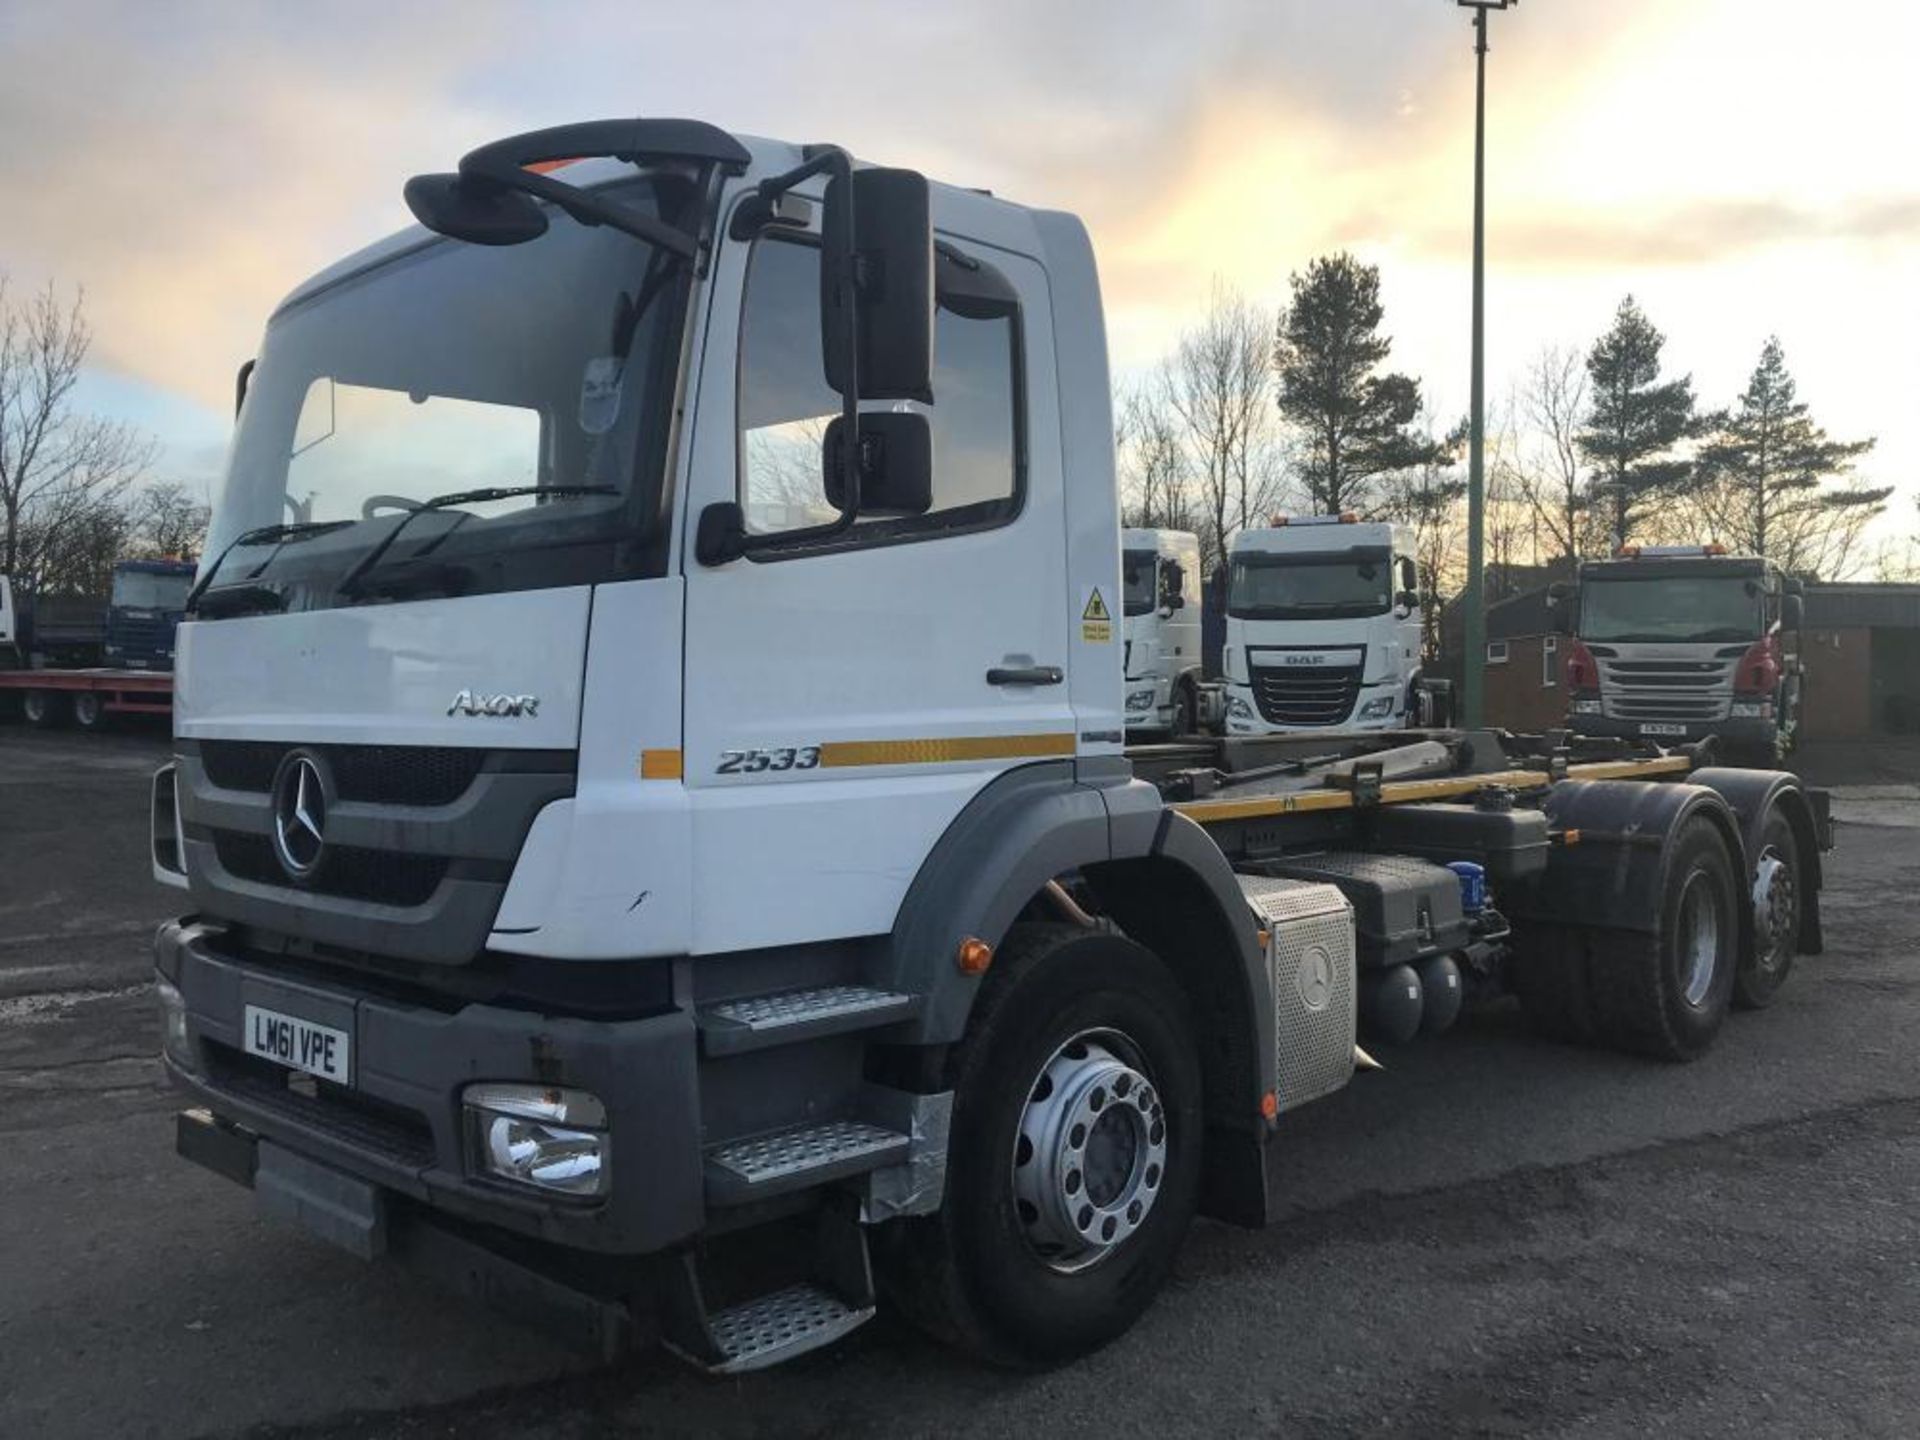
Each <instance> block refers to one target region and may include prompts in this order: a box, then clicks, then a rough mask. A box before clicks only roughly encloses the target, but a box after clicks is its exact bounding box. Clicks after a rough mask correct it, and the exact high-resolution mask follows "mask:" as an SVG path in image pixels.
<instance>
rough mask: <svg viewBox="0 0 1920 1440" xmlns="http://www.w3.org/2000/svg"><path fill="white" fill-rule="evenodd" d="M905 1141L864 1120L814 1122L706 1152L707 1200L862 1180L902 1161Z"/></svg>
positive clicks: (742, 1199) (724, 1201)
mask: <svg viewBox="0 0 1920 1440" xmlns="http://www.w3.org/2000/svg"><path fill="white" fill-rule="evenodd" d="M911 1143H912V1142H911V1139H910V1137H908V1136H907V1135H904V1134H902V1133H901V1132H899V1131H897V1130H889V1129H886V1128H885V1127H883V1126H880V1125H872V1124H869V1123H868V1122H866V1121H865V1120H814V1121H808V1122H806V1123H805V1124H801V1125H790V1126H788V1127H787V1128H786V1129H784V1130H775V1131H772V1132H771V1133H769V1134H765V1135H754V1136H749V1137H747V1138H746V1139H742V1140H728V1141H725V1142H723V1143H721V1144H719V1145H715V1146H713V1147H712V1148H711V1149H709V1150H708V1151H707V1152H706V1189H707V1200H708V1202H709V1203H711V1204H714V1205H740V1204H744V1203H746V1202H747V1201H750V1200H764V1199H765V1198H767V1197H768V1196H770V1195H784V1194H786V1193H787V1192H788V1191H790V1190H806V1189H811V1188H812V1187H813V1186H816V1185H825V1184H828V1183H830V1182H832V1181H835V1180H843V1179H845V1178H846V1177H848V1176H850V1175H863V1174H865V1173H866V1172H867V1171H869V1170H878V1169H880V1168H881V1167H882V1166H884V1165H892V1164H894V1163H896V1162H897V1161H901V1160H904V1159H906V1156H907V1151H908V1148H909V1146H910V1145H911Z"/></svg>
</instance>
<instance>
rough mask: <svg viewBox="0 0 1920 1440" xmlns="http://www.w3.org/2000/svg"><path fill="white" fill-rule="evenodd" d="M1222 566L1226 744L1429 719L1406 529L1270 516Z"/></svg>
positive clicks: (1332, 518) (1242, 536) (1348, 519)
mask: <svg viewBox="0 0 1920 1440" xmlns="http://www.w3.org/2000/svg"><path fill="white" fill-rule="evenodd" d="M1227 565H1228V578H1227V641H1226V649H1225V651H1224V652H1223V669H1224V672H1225V679H1226V721H1227V733H1228V734H1229V735H1271V734H1278V733H1281V732H1285V731H1292V730H1400V729H1405V728H1407V727H1409V726H1412V725H1420V724H1428V723H1431V722H1432V720H1433V718H1434V717H1433V716H1432V715H1431V713H1430V712H1429V711H1427V710H1426V709H1425V707H1426V706H1428V705H1429V704H1430V702H1429V700H1428V699H1427V694H1428V691H1427V688H1426V687H1425V686H1423V685H1422V683H1421V668H1420V641H1421V619H1420V594H1419V584H1418V580H1417V576H1418V571H1417V568H1416V566H1415V563H1414V555H1413V533H1412V531H1411V530H1409V529H1408V528H1407V527H1406V526H1404V525H1393V524H1387V523H1362V522H1361V521H1360V520H1359V517H1358V516H1356V515H1354V514H1351V513H1347V514H1342V515H1322V516H1310V517H1305V518H1289V517H1285V516H1278V517H1275V519H1274V522H1273V523H1272V524H1271V525H1270V526H1267V527H1266V528H1264V529H1254V528H1249V529H1244V530H1241V531H1239V532H1238V533H1237V534H1235V536H1234V537H1233V543H1232V545H1231V546H1230V547H1229V550H1228V556H1227Z"/></svg>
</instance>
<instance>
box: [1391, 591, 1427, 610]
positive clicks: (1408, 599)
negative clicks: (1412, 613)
mask: <svg viewBox="0 0 1920 1440" xmlns="http://www.w3.org/2000/svg"><path fill="white" fill-rule="evenodd" d="M1393 603H1394V604H1396V605H1398V606H1401V607H1402V608H1404V609H1407V610H1418V609H1419V608H1420V596H1419V593H1418V592H1417V591H1413V590H1402V591H1401V592H1400V593H1399V594H1398V595H1395V596H1394V597H1393Z"/></svg>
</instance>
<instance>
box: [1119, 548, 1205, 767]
mask: <svg viewBox="0 0 1920 1440" xmlns="http://www.w3.org/2000/svg"><path fill="white" fill-rule="evenodd" d="M1120 595H1121V613H1122V617H1123V618H1122V622H1121V623H1122V626H1123V638H1122V641H1121V646H1120V656H1121V667H1122V672H1123V674H1124V675H1125V677H1126V685H1127V701H1126V706H1127V733H1128V734H1129V735H1140V736H1143V737H1144V736H1145V735H1146V734H1149V733H1154V734H1159V735H1163V736H1170V737H1172V738H1176V739H1177V738H1179V737H1181V736H1185V735H1191V734H1193V733H1194V732H1195V731H1196V730H1197V729H1198V728H1199V726H1200V722H1201V720H1202V718H1203V716H1206V715H1209V714H1210V712H1211V711H1214V710H1217V709H1218V708H1219V701H1218V689H1217V687H1214V686H1210V685H1208V684H1207V681H1206V677H1205V674H1204V667H1203V664H1202V656H1201V648H1200V539H1199V537H1198V536H1196V535H1193V534H1191V533H1189V532H1187V531H1184V530H1151V529H1126V530H1122V531H1121V532H1120Z"/></svg>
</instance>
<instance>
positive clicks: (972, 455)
mask: <svg viewBox="0 0 1920 1440" xmlns="http://www.w3.org/2000/svg"><path fill="white" fill-rule="evenodd" d="M942 263H943V264H944V263H950V262H946V261H944V260H943V262H942ZM969 308H970V309H973V308H977V307H969ZM1018 322H1019V315H1018V312H1017V311H1015V310H1011V309H1009V310H1008V311H1007V313H1003V314H995V315H990V316H988V315H979V316H968V315H961V314H959V313H956V312H955V311H954V310H952V309H949V308H948V307H947V306H946V305H944V304H943V305H942V306H941V308H940V310H939V313H938V314H937V316H936V317H935V322H934V372H933V396H934V403H933V405H932V406H931V407H927V408H926V414H927V416H928V419H929V420H930V422H931V424H932V428H933V507H932V509H930V510H929V511H928V512H927V513H926V514H925V515H917V516H913V517H910V518H906V519H899V518H894V519H880V518H875V519H870V520H862V521H861V522H860V525H859V529H858V533H859V536H860V538H861V539H863V540H868V541H877V540H881V539H889V538H893V537H895V536H898V535H902V534H909V533H917V532H939V531H945V530H953V529H959V528H967V529H972V528H977V527H978V526H981V525H988V524H998V523H1001V522H1004V521H1006V520H1009V519H1011V518H1012V517H1013V515H1014V513H1015V511H1016V510H1017V509H1018V507H1019V489H1020V486H1019V469H1020V467H1019V464H1018V456H1019V432H1018V404H1019V402H1018V396H1017V394H1016V380H1017V375H1018V365H1017V363H1016V359H1017V354H1018V344H1019V336H1018V328H1017V327H1018ZM740 356H741V358H740V401H739V404H740V452H739V453H740V504H741V508H742V509H743V510H744V511H745V512H746V522H747V529H748V530H749V531H751V532H753V533H755V534H763V535H764V534H773V533H778V532H780V531H784V530H798V529H801V528H803V527H806V526H810V525H820V524H824V523H826V522H828V521H830V520H832V519H833V518H834V517H835V515H836V513H837V512H836V511H835V510H834V508H833V507H832V505H830V504H829V503H828V501H827V496H826V488H825V479H824V462H823V458H822V453H821V452H822V443H823V441H824V439H825V437H826V431H827V426H828V424H829V423H830V422H831V421H832V420H833V419H834V417H835V416H837V415H838V414H839V413H840V397H839V395H838V394H837V393H836V392H835V391H833V390H832V389H831V388H829V387H828V385H827V382H826V374H825V370H824V367H823V365H822V361H821V355H820V251H819V249H818V247H816V246H814V245H812V244H808V243H806V242H804V241H800V240H794V239H786V238H783V237H779V236H768V237H766V238H764V239H762V240H760V241H759V242H757V243H756V244H755V246H754V252H753V256H752V258H751V260H750V261H749V263H748V271H747V291H746V300H745V305H744V313H743V315H742V318H741V339H740ZM890 403H891V404H893V405H894V406H897V407H900V408H915V409H918V408H922V407H918V406H909V404H908V402H905V401H894V402H890Z"/></svg>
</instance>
